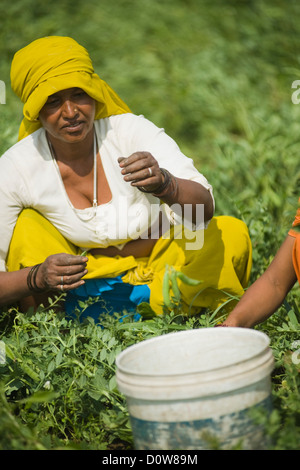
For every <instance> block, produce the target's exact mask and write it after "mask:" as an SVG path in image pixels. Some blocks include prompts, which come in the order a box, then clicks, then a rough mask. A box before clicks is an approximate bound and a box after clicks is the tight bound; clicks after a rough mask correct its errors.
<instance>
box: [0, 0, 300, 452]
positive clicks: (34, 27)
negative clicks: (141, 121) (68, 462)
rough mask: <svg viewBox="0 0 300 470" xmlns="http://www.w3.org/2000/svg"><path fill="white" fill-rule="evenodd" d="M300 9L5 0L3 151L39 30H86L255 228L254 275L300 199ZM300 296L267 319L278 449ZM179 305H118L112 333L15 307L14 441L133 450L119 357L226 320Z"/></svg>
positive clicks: (294, 440) (11, 136)
mask: <svg viewBox="0 0 300 470" xmlns="http://www.w3.org/2000/svg"><path fill="white" fill-rule="evenodd" d="M299 14H300V4H299V2H298V1H297V0H290V1H289V2H286V1H284V0H263V1H261V0H249V1H244V0H243V1H237V0H228V1H226V2H224V1H223V0H210V1H207V0H151V1H149V0H126V1H125V0H115V1H114V2H111V1H109V0H98V1H95V0H86V1H85V2H76V1H75V2H74V1H71V0H53V1H52V2H34V1H33V0H22V1H21V0H16V1H15V2H10V1H9V0H2V1H1V4H0V18H1V19H0V24H1V28H0V38H1V40H0V55H1V63H0V79H1V80H3V81H4V82H5V84H6V105H0V132H1V139H0V154H2V153H3V152H4V151H5V150H6V149H7V148H9V147H10V146H11V145H13V143H15V142H16V140H17V132H18V127H19V123H20V120H21V116H22V106H21V104H20V103H19V101H18V99H17V98H16V97H15V96H14V95H13V93H12V91H11V89H10V85H9V71H10V63H11V60H12V57H13V54H14V53H15V52H16V51H17V50H18V49H19V48H21V47H23V46H25V45H26V44H28V43H29V42H30V41H32V40H34V39H36V38H38V37H42V36H46V35H67V36H72V37H74V38H75V39H76V40H78V41H79V42H80V43H82V44H83V45H84V46H86V47H87V49H88V50H89V52H90V54H91V56H92V59H93V62H94V66H95V70H96V72H97V73H98V74H99V75H100V76H101V78H103V79H104V80H106V81H107V82H108V83H109V84H110V85H111V86H112V87H113V88H114V89H115V90H116V91H117V92H118V93H119V94H120V96H121V97H122V98H123V99H124V101H125V102H126V103H128V105H129V106H130V107H131V109H132V111H133V112H135V113H137V114H144V115H145V116H146V117H148V118H149V119H150V120H152V121H153V122H155V123H156V124H157V125H158V126H161V127H164V128H165V129H166V131H167V133H168V134H169V135H171V136H172V137H174V139H175V140H176V141H177V142H178V144H179V145H180V147H181V148H182V150H183V151H184V152H185V153H186V155H188V156H191V157H192V158H193V159H194V162H195V165H196V166H197V168H198V169H199V170H200V171H201V172H202V173H203V174H204V175H205V176H207V178H208V180H209V181H210V182H211V184H212V185H213V187H214V195H215V199H216V213H217V214H230V215H234V216H237V217H239V218H241V219H243V220H244V221H245V222H246V223H247V225H248V227H249V232H250V236H251V239H252V243H253V269H252V279H251V280H252V281H253V280H254V279H256V278H257V277H258V276H259V275H260V274H261V273H262V272H263V271H264V270H265V268H266V267H267V266H268V264H269V262H270V261H271V259H272V257H273V256H274V254H275V252H276V250H277V249H278V247H279V245H280V244H281V242H282V240H283V238H284V237H285V235H286V233H287V230H288V229H289V227H290V225H291V222H292V220H293V217H294V213H295V211H296V205H297V199H298V197H299V121H300V106H299V105H295V104H293V103H292V101H291V95H292V91H293V90H292V88H291V85H292V82H293V81H294V80H298V79H300V70H299V60H300V59H299V57H300V56H299V50H300V34H299V33H300V31H299V29H300V26H299V21H298V18H299ZM174 289H175V293H176V285H175V284H174ZM173 294H174V292H173ZM299 298H300V297H299V287H295V288H294V289H293V290H292V292H291V293H290V294H289V296H288V298H287V302H286V303H285V304H284V305H283V306H282V307H281V308H280V309H279V310H278V312H277V313H276V314H274V315H273V316H272V317H271V318H270V319H269V320H268V321H266V322H265V323H264V324H263V325H261V326H259V327H257V328H259V329H262V330H263V331H265V332H266V333H267V334H268V335H269V337H270V338H271V347H272V350H273V352H274V356H275V359H276V368H275V371H274V375H273V380H272V383H273V397H274V411H273V413H272V415H271V417H267V416H264V415H263V414H261V413H257V416H256V419H257V420H258V421H260V422H261V423H263V424H264V425H265V426H266V433H268V434H269V435H270V437H271V438H272V442H273V444H272V447H273V448H275V449H298V448H299V442H300V440H299V429H300V426H299V419H300V410H299V403H300V401H299V385H300V384H299V365H298V364H297V361H298V356H297V354H296V352H297V350H298V349H299V347H298V346H297V343H296V342H297V341H298V340H299V330H300V327H299V324H300V313H299V309H300V305H299V304H300V301H299ZM169 300H170V302H171V303H170V305H169V307H170V308H169V309H166V314H165V315H164V316H162V317H155V316H154V315H153V312H152V311H151V308H150V306H149V305H148V304H143V305H141V306H140V308H139V311H140V313H141V314H142V319H141V320H140V321H139V322H133V321H132V318H131V317H130V316H129V317H126V318H125V319H123V321H122V322H120V321H119V317H120V315H119V314H116V315H115V316H113V317H109V316H108V317H105V318H104V319H103V325H104V328H100V327H99V326H96V325H94V324H93V323H92V322H90V321H87V322H86V323H84V324H81V323H79V322H77V321H75V322H69V321H67V320H66V319H65V318H64V316H63V315H61V314H57V313H55V309H54V308H53V306H51V305H50V307H49V308H48V309H43V308H42V307H41V308H40V309H39V310H38V312H36V313H33V312H28V314H27V315H21V314H20V313H19V312H18V311H17V310H15V309H9V310H7V311H4V312H3V313H2V317H1V318H0V325H1V331H2V333H1V339H2V340H3V341H4V342H5V344H6V345H7V346H8V348H9V349H7V363H6V364H4V365H3V364H0V383H1V391H0V392H1V393H0V401H1V409H2V412H1V414H0V427H1V436H0V448H1V449H48V448H83V449H105V448H118V446H120V445H121V444H122V446H123V447H124V448H130V446H131V445H132V439H131V431H130V425H129V421H128V414H127V411H126V406H125V402H124V398H123V397H122V396H121V395H120V394H119V392H118V390H117V389H116V384H115V377H114V374H115V365H114V359H115V357H116V354H117V353H118V351H120V350H122V349H124V348H125V347H127V346H129V345H131V344H134V343H136V342H138V341H142V340H143V339H147V338H150V337H153V336H155V335H158V334H165V333H168V332H170V331H176V330H180V329H185V328H201V327H211V326H214V324H215V323H216V321H217V313H218V314H219V313H220V312H202V313H201V314H200V315H198V316H195V317H191V318H189V317H187V318H184V317H182V315H181V314H180V302H179V301H178V299H177V297H176V295H174V296H173V297H171V298H170V299H169Z"/></svg>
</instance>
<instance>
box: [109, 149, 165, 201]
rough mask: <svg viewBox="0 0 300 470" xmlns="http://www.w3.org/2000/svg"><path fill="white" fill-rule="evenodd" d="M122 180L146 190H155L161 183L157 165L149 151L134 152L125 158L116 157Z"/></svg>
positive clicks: (161, 177) (161, 179) (160, 174)
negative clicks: (122, 176)
mask: <svg viewBox="0 0 300 470" xmlns="http://www.w3.org/2000/svg"><path fill="white" fill-rule="evenodd" d="M118 161H119V164H120V167H121V169H122V171H121V173H122V175H124V180H125V181H128V182H129V183H131V185H132V186H135V187H137V188H139V187H142V188H144V189H145V190H146V191H147V192H155V190H156V189H157V188H159V187H160V186H161V184H162V183H163V176H162V173H161V171H160V168H159V165H158V163H157V161H156V160H155V158H154V157H153V155H151V153H149V152H135V153H133V154H132V155H130V156H129V157H127V158H124V157H120V158H119V159H118Z"/></svg>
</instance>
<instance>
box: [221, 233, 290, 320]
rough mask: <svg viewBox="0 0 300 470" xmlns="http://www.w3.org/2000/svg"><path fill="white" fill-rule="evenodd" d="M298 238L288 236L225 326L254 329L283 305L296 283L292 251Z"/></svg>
mask: <svg viewBox="0 0 300 470" xmlns="http://www.w3.org/2000/svg"><path fill="white" fill-rule="evenodd" d="M294 242H295V239H294V238H293V237H291V236H290V235H288V236H287V237H286V239H285V240H284V242H283V243H282V245H281V247H280V249H279V250H278V252H277V254H276V256H275V258H274V259H273V261H272V263H271V264H270V266H269V267H268V268H267V270H266V271H265V272H264V273H263V275H262V276H261V277H260V278H259V279H257V281H255V282H254V283H253V284H252V285H251V286H250V287H249V288H248V289H247V291H246V293H245V294H244V295H243V297H242V298H241V300H240V301H239V303H238V304H237V306H236V307H235V308H234V309H233V311H232V312H231V313H230V315H229V316H228V318H227V319H226V320H225V322H224V323H223V325H224V326H225V325H226V326H236V327H246V328H251V327H253V326H255V325H257V324H258V323H261V322H263V321H265V320H266V319H267V318H268V317H270V316H271V315H272V314H273V313H274V312H275V311H276V310H277V309H278V308H279V307H280V305H281V304H282V302H283V300H284V298H285V297H286V295H287V293H288V292H289V291H290V289H291V288H292V287H293V285H294V284H295V282H296V273H295V270H294V267H293V260H292V250H293V246H294Z"/></svg>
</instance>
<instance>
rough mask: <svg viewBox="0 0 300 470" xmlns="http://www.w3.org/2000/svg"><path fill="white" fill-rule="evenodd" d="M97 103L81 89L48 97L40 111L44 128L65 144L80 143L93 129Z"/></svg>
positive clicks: (72, 89)
mask: <svg viewBox="0 0 300 470" xmlns="http://www.w3.org/2000/svg"><path fill="white" fill-rule="evenodd" d="M95 110H96V102H95V100H94V99H93V98H91V97H90V96H89V95H88V94H87V93H85V91H83V90H82V89H81V88H68V89H66V90H61V91H58V92H57V93H54V94H53V95H51V96H49V97H48V100H47V102H46V103H45V105H44V106H43V108H42V109H41V111H40V114H39V119H40V122H41V124H42V126H43V127H44V128H45V130H46V131H47V132H48V133H49V134H50V136H52V137H54V139H58V140H63V141H64V142H69V143H72V142H80V141H82V140H84V139H85V137H86V136H87V135H88V134H89V133H90V132H91V130H92V129H93V124H94V118H95Z"/></svg>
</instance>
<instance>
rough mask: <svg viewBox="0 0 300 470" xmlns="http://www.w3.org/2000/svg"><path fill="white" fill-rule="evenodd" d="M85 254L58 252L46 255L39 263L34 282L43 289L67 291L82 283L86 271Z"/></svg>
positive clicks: (86, 259)
mask: <svg viewBox="0 0 300 470" xmlns="http://www.w3.org/2000/svg"><path fill="white" fill-rule="evenodd" d="M87 261H88V258H87V257H86V256H80V255H78V256H76V255H70V254H67V253H59V254H55V255H51V256H48V258H46V260H45V261H44V262H43V263H42V264H41V265H40V267H39V269H38V271H37V276H36V284H37V286H38V287H40V288H44V289H45V290H59V291H69V290H71V289H76V288H77V287H79V286H81V285H82V284H84V280H83V279H82V277H83V276H84V275H85V274H86V273H87V269H86V263H87Z"/></svg>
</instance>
